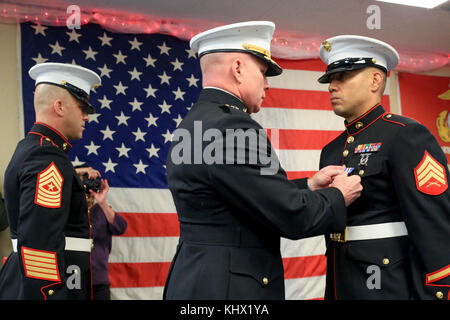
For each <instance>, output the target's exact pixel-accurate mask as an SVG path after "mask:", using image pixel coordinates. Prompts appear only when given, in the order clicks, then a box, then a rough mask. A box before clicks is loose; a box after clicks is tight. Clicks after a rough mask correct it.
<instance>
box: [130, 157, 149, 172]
mask: <svg viewBox="0 0 450 320" xmlns="http://www.w3.org/2000/svg"><path fill="white" fill-rule="evenodd" d="M133 166H135V167H136V174H138V173H139V172H142V173H144V174H145V168H147V167H148V164H143V163H142V160H139V163H136V164H134V163H133Z"/></svg>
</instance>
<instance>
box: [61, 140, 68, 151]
mask: <svg viewBox="0 0 450 320" xmlns="http://www.w3.org/2000/svg"><path fill="white" fill-rule="evenodd" d="M62 147H63V150H66V149H67V143H65V142H64V143H63V145H62Z"/></svg>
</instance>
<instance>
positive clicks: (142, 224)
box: [119, 212, 180, 237]
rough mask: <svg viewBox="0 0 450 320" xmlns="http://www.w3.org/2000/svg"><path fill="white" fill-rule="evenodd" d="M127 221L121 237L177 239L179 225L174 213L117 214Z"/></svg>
mask: <svg viewBox="0 0 450 320" xmlns="http://www.w3.org/2000/svg"><path fill="white" fill-rule="evenodd" d="M119 214H120V215H121V216H122V217H123V218H124V219H125V220H126V221H127V223H128V227H127V231H126V232H125V233H124V234H123V235H122V236H123V237H178V236H179V235H180V224H179V222H178V216H177V214H176V213H132V212H119Z"/></svg>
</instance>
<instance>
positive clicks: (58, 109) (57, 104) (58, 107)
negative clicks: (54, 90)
mask: <svg viewBox="0 0 450 320" xmlns="http://www.w3.org/2000/svg"><path fill="white" fill-rule="evenodd" d="M52 108H53V111H54V112H55V114H56V115H58V116H59V117H63V116H64V113H65V109H64V106H63V102H62V100H61V99H56V100H55V101H53V106H52Z"/></svg>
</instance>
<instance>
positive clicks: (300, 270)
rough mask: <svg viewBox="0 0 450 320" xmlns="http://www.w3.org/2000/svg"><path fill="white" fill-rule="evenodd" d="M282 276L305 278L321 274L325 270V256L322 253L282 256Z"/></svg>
mask: <svg viewBox="0 0 450 320" xmlns="http://www.w3.org/2000/svg"><path fill="white" fill-rule="evenodd" d="M283 266H284V278H285V279H295V278H306V277H315V276H323V275H325V274H326V272H327V258H326V257H325V256H324V255H316V256H306V257H292V258H283Z"/></svg>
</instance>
